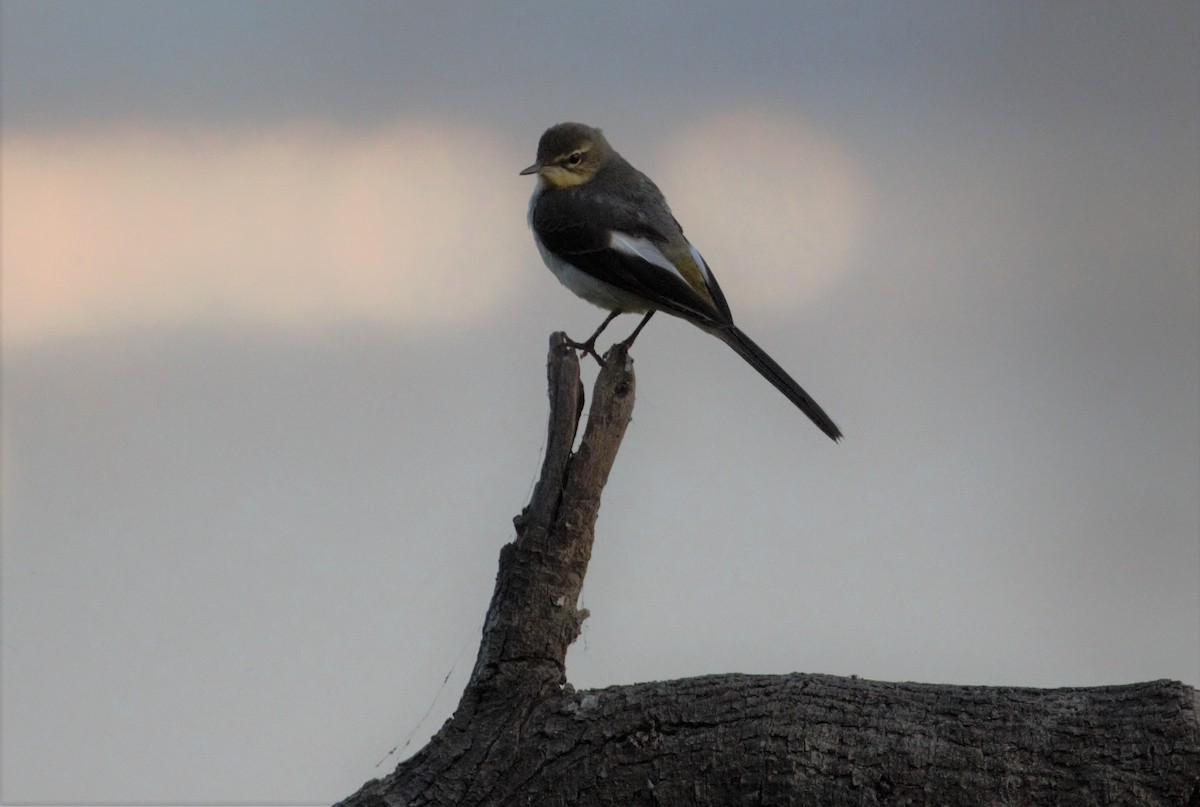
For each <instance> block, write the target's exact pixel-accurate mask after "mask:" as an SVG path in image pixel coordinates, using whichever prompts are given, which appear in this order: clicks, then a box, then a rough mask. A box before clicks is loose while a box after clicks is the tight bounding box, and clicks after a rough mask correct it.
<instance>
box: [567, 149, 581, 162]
mask: <svg viewBox="0 0 1200 807" xmlns="http://www.w3.org/2000/svg"><path fill="white" fill-rule="evenodd" d="M582 159H583V155H582V154H580V153H579V152H578V151H572V152H571V156H570V157H568V158H567V165H579V161H580V160H582Z"/></svg>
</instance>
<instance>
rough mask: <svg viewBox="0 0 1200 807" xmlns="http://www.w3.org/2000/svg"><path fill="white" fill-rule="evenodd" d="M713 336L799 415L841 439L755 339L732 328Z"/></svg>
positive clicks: (840, 434)
mask: <svg viewBox="0 0 1200 807" xmlns="http://www.w3.org/2000/svg"><path fill="white" fill-rule="evenodd" d="M712 333H713V335H714V336H716V337H717V338H718V339H720V340H721V341H722V342H724V343H725V344H727V345H729V346H730V347H731V348H733V349H734V351H736V352H737V354H738V355H739V356H741V357H742V358H743V359H745V360H746V361H748V362H749V363H750V366H751V367H753V368H754V369H755V370H758V372H760V373H762V376H763V378H765V379H767V380H768V381H770V382H771V383H772V384H774V385H775V388H776V389H777V390H779V391H780V392H782V393H783V394H784V395H786V396H787V398H788V400H789V401H791V402H792V403H794V404H795V405H796V406H798V407H799V408H800V411H801V412H803V413H804V414H806V415H808V417H809V418H810V419H811V420H812V422H813V423H815V424H817V428H819V429H820V430H821V431H823V432H825V433H826V434H827V435H829V437H830V438H831V439H832V440H834V441H835V442H836V441H837V440H840V439H841V437H842V432H841V430H840V429H839V428H838V427H837V424H836V423H834V422H833V419H832V418H830V417H829V415H827V414H825V410H824V409H822V408H821V407H820V406H819V405H818V404H817V402H816V401H814V400H813V399H812V397H811V396H809V394H808V393H807V392H805V391H804V388H803V387H801V386H800V385H799V384H797V383H796V381H795V379H793V378H792V377H791V376H790V375H788V374H787V371H786V370H784V369H783V368H782V367H780V366H779V365H778V364H776V362H775V360H774V359H772V358H771V357H770V356H768V355H767V352H766V351H765V350H763V349H762V348H761V347H759V346H758V345H756V344H754V340H752V339H751V338H750V337H749V336H746V334H744V333H742V332H741V331H740V330H738V328H736V327H734V326H730V327H728V328H721V329H714V330H713V331H712Z"/></svg>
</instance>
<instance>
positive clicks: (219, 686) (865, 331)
mask: <svg viewBox="0 0 1200 807" xmlns="http://www.w3.org/2000/svg"><path fill="white" fill-rule="evenodd" d="M0 13H2V15H3V16H2V18H0V21H2V23H3V49H2V60H3V61H2V65H0V67H2V72H3V83H2V92H3V96H2V102H3V108H2V112H3V115H2V118H0V125H2V135H3V165H2V185H0V190H2V193H3V196H2V200H0V201H2V206H0V213H2V220H0V234H2V240H0V247H2V264H3V289H2V290H3V296H2V314H3V319H2V327H3V378H2V381H3V386H2V394H3V400H2V409H0V417H2V426H3V433H2V437H3V444H2V455H0V456H2V460H3V480H2V481H3V522H2V526H3V572H2V574H3V578H2V583H3V589H2V596H3V624H2V627H3V635H2V641H3V649H2V656H3V660H2V662H0V664H2V667H0V674H2V678H0V681H2V684H3V686H2V690H0V695H2V715H0V716H2V728H3V735H2V741H3V742H2V756H0V801H3V802H4V803H6V804H12V803H20V802H29V801H39V802H58V803H61V802H115V803H130V802H157V803H163V802H185V801H186V802H190V803H197V802H200V803H203V802H233V803H250V802H259V803H261V802H272V803H327V802H331V801H334V800H336V799H339V798H342V797H344V796H346V795H348V794H349V793H350V792H352V791H353V790H355V789H356V788H357V787H358V786H359V785H360V784H361V783H362V782H363V781H364V780H366V779H368V778H370V777H373V776H380V775H383V774H384V773H386V772H387V771H388V770H390V769H391V768H392V767H393V766H394V765H395V763H396V762H397V761H398V760H399V759H400V758H401V757H403V756H407V755H408V754H410V753H412V752H413V751H415V750H416V749H417V748H419V747H420V746H421V745H422V744H423V743H424V741H425V740H426V739H427V738H428V736H429V735H430V734H431V733H432V732H434V731H436V729H437V728H438V727H439V726H440V725H441V723H442V721H443V720H445V718H446V717H447V716H448V715H449V713H450V712H451V710H452V709H453V706H454V704H455V703H456V702H457V698H458V695H459V693H460V691H461V688H462V686H463V683H464V682H465V678H466V675H467V672H468V671H469V670H470V667H471V664H472V662H473V659H474V653H475V649H476V644H477V641H478V636H479V630H480V623H481V620H482V617H483V614H484V610H485V608H486V605H487V602H488V599H489V597H490V595H491V590H492V582H493V577H494V574H495V569H496V561H497V556H498V552H499V549H500V547H501V546H502V545H503V544H504V543H505V542H507V541H509V540H510V539H511V538H512V525H511V519H512V516H513V515H515V514H516V513H517V512H519V511H520V509H521V507H522V506H523V504H524V503H525V502H526V500H527V498H528V495H529V493H530V491H531V488H532V485H533V482H534V479H535V476H536V473H537V470H538V468H539V465H540V459H541V450H542V442H543V437H544V428H545V420H546V402H545V392H546V391H545V364H544V362H545V354H546V346H547V339H548V337H549V335H550V333H551V332H552V331H555V330H559V329H562V330H566V331H567V332H568V333H570V334H571V335H573V336H575V337H577V338H582V337H585V336H586V335H587V334H588V333H590V332H591V330H592V329H593V328H594V327H595V326H596V325H597V324H598V323H599V321H600V319H601V318H602V317H603V312H602V311H600V310H599V309H596V308H593V307H591V306H589V305H588V304H586V303H584V302H582V301H580V300H578V299H577V298H575V297H574V296H573V295H571V294H570V293H569V292H568V291H567V290H566V289H564V288H563V287H561V286H560V285H559V284H558V283H557V281H556V280H555V279H554V277H553V276H552V275H551V274H550V273H549V272H548V271H547V270H546V268H545V267H544V266H543V265H542V263H541V260H540V258H539V257H538V254H537V252H536V250H535V248H534V246H533V242H532V239H531V238H530V235H529V232H528V230H527V227H526V223H525V215H526V205H527V200H528V195H529V193H530V191H531V190H532V185H533V183H532V180H531V179H530V178H529V177H520V176H518V175H517V171H518V170H520V169H521V168H523V167H524V166H526V165H528V164H529V163H530V162H532V160H533V156H534V151H535V148H536V143H537V138H538V136H539V135H540V134H541V132H542V131H543V130H544V129H545V128H546V127H547V126H549V125H551V124H553V123H555V122H558V121H562V120H581V121H583V122H586V123H590V124H593V125H599V126H602V127H604V129H605V132H606V133H607V135H608V137H609V139H610V141H611V142H612V143H613V145H614V146H615V147H616V148H617V149H618V150H620V151H621V153H622V154H624V155H625V156H626V157H627V158H628V159H629V160H630V161H631V162H633V163H634V165H636V166H638V167H639V168H641V169H642V170H644V171H645V172H646V173H648V174H649V175H650V176H651V177H653V178H654V179H655V180H656V181H657V182H658V184H659V185H660V187H662V189H663V191H664V192H665V193H666V195H667V198H668V199H669V200H670V202H671V204H672V207H673V209H674V211H675V213H676V215H677V216H678V218H679V220H680V221H681V222H682V224H683V226H684V228H685V231H686V232H687V234H688V236H689V237H690V238H691V239H692V241H693V242H694V243H695V244H696V245H697V246H698V248H699V249H700V250H701V251H702V252H703V253H704V255H705V257H706V258H707V260H708V262H709V263H710V264H711V266H712V267H713V270H714V272H715V273H716V275H717V276H718V278H719V279H720V281H721V284H722V287H723V289H724V291H725V293H726V296H727V297H728V299H729V302H730V305H731V307H732V309H733V312H734V315H735V318H736V319H737V322H738V324H739V325H740V326H741V327H742V328H743V329H744V330H745V331H747V332H748V333H750V334H751V335H752V336H753V337H754V339H755V340H756V341H758V342H759V343H760V344H762V345H763V346H764V347H765V348H766V349H767V350H768V351H770V352H771V354H772V355H773V356H774V357H775V358H776V359H777V360H778V361H779V362H780V363H781V364H782V365H783V366H785V367H787V368H788V369H789V370H790V371H791V372H792V374H793V375H795V376H796V378H797V379H798V380H799V381H800V382H801V383H802V384H803V385H804V386H805V387H806V388H807V389H808V390H809V392H811V393H812V394H813V396H814V397H815V398H816V399H817V400H818V401H819V402H820V403H821V404H822V405H823V406H824V408H825V409H826V410H827V411H828V412H829V413H830V414H831V415H832V416H833V418H834V419H835V420H836V421H837V422H838V424H839V425H840V426H841V427H842V429H843V431H844V432H845V434H846V439H845V441H844V442H843V443H842V444H840V445H835V444H833V443H832V442H830V441H829V440H828V439H826V438H825V437H824V436H823V435H822V434H821V433H820V432H819V431H817V430H816V429H815V428H814V427H813V426H812V424H810V423H809V422H808V421H807V419H806V418H804V417H803V416H802V415H801V414H800V413H799V412H797V411H796V410H795V409H794V408H793V407H792V406H791V405H790V404H789V403H788V402H787V400H786V399H784V398H783V396H781V395H779V393H778V392H776V391H775V390H774V389H773V388H772V387H771V386H770V385H769V384H767V383H766V382H765V381H764V380H763V379H762V378H761V377H759V376H758V375H757V374H756V373H755V372H754V371H753V370H752V369H750V368H749V367H748V366H747V365H746V364H744V363H743V362H742V361H741V360H740V359H738V357H737V356H736V355H734V354H733V353H732V352H731V351H730V350H728V349H727V348H726V347H725V346H723V345H722V344H720V343H719V342H718V341H717V340H715V339H713V338H711V337H710V336H708V335H706V334H704V333H702V332H700V331H699V330H697V329H695V328H692V327H691V326H689V325H687V324H686V323H684V322H682V321H679V320H674V319H671V318H669V317H660V318H656V319H655V320H654V321H653V322H652V323H651V324H650V326H649V327H648V328H647V330H646V331H645V332H644V333H643V334H642V335H641V337H640V338H639V340H638V342H637V346H636V349H635V350H634V358H635V360H636V370H637V376H638V402H637V406H636V408H635V410H634V418H633V423H632V425H631V427H630V429H629V431H628V434H627V436H626V438H625V442H624V445H623V447H622V450H621V454H620V456H619V457H618V459H617V463H616V467H615V469H614V471H613V474H612V477H611V479H610V481H609V484H608V487H607V489H606V491H605V495H604V506H603V509H602V511H601V516H600V520H599V523H598V525H597V536H596V545H595V552H594V557H593V561H592V568H591V570H590V574H589V576H588V580H587V584H586V586H585V589H584V603H583V604H584V605H585V606H586V607H587V608H588V609H589V610H590V611H591V613H592V616H591V618H590V619H589V620H588V622H587V623H586V625H585V629H584V634H583V636H582V637H581V638H580V640H579V641H578V642H577V644H576V646H575V647H574V648H573V649H572V651H571V655H570V658H569V664H568V674H569V677H570V679H571V681H572V683H573V684H574V685H575V686H576V687H579V688H584V687H601V686H607V685H611V684H622V683H630V682H635V681H645V680H654V679H669V678H675V677H681V676H691V675H701V674H707V673H719V672H732V671H741V672H752V673H786V672H791V671H803V672H821V673H832V674H839V675H849V674H855V675H859V676H862V677H868V678H876V679H884V680H916V681H928V682H946V683H960V684H995V685H1022V686H1036V687H1056V686H1087V685H1099V684H1117V683H1125V682H1132V681H1141V680H1150V679H1156V678H1175V679H1182V680H1183V681H1185V682H1187V683H1189V684H1191V685H1193V686H1195V685H1198V684H1200V146H1198V143H1200V84H1198V83H1197V79H1196V77H1197V76H1198V75H1200V5H1198V4H1196V3H1195V2H1179V3H1170V2H1155V3H1150V4H1133V3H1125V2H1104V0H1081V1H1080V2H1074V3H1072V2H1056V3H1043V2H1027V3H1024V2H1010V3H992V2H963V0H953V1H952V2H928V3H921V2H906V3H890V2H879V3H862V4H849V3H830V4H804V7H803V8H801V7H800V4H797V3H794V2H791V1H790V0H789V2H780V3H755V4H732V3H728V4H727V3H683V2H670V3H667V2H664V3H659V4H654V5H653V6H650V5H649V4H642V3H594V4H591V3H589V4H586V5H583V4H581V6H580V7H578V8H571V7H570V6H564V5H563V4H562V3H532V2H524V3H505V4H486V5H485V4H483V3H468V4H457V5H454V6H452V7H451V6H447V5H445V4H425V5H421V6H417V5H416V4H395V3H352V4H313V3H302V2H289V3H267V2H261V3H248V2H242V3H221V2H208V3H184V2H179V3H168V2H156V3H130V2H123V3H82V2H71V3H50V2H36V3H27V2H17V1H16V0H5V2H4V3H3V6H2V12H0ZM634 324H635V319H634V318H633V317H623V318H621V319H619V320H617V321H616V322H615V323H614V324H613V325H612V326H610V331H609V333H610V334H611V335H612V337H613V338H614V339H615V338H621V337H623V336H624V335H625V334H626V333H628V332H629V330H631V329H632V327H633V326H634ZM586 372H587V375H588V378H589V380H590V379H591V378H592V377H594V372H595V371H594V368H590V367H589V368H588V369H587V371H586ZM447 673H450V677H449V681H448V683H447V684H446V685H445V687H444V689H441V690H440V689H439V688H440V687H441V686H442V681H443V679H444V678H445V677H446V676H447ZM431 704H432V705H431ZM427 711H428V712H429V714H428V717H426V718H425V719H424V720H423V721H422V716H423V715H425V714H426V712H427ZM410 737H411V743H410V744H409V745H408V746H407V748H402V749H401V750H399V751H397V752H396V753H395V754H393V755H391V756H389V757H387V759H386V761H385V762H384V763H383V764H382V765H380V766H378V767H377V766H376V764H377V763H378V762H379V760H380V759H381V758H383V757H385V755H387V754H388V752H389V750H390V749H393V748H394V747H395V746H397V745H401V746H403V744H404V742H405V740H406V739H408V738H410Z"/></svg>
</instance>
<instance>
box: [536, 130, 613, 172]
mask: <svg viewBox="0 0 1200 807" xmlns="http://www.w3.org/2000/svg"><path fill="white" fill-rule="evenodd" d="M612 153H613V150H612V146H610V145H608V141H607V140H605V139H604V134H603V133H602V132H601V131H600V130H599V129H595V128H593V127H591V126H585V125H583V124H582V123H558V124H555V125H554V126H551V127H550V128H549V129H547V130H546V131H545V133H544V134H543V135H542V139H541V140H539V141H538V149H537V162H535V163H534V164H533V165H531V166H529V167H528V168H526V169H525V170H524V171H522V172H521V173H522V174H537V175H538V177H539V178H540V179H541V180H542V182H544V183H545V184H546V185H547V186H548V187H551V188H573V187H576V186H578V185H582V184H583V183H585V182H588V181H590V180H591V179H592V178H593V177H595V176H596V172H597V171H599V170H600V168H601V166H603V165H604V163H605V161H606V160H607V159H608V157H609V156H610V155H611V154H612Z"/></svg>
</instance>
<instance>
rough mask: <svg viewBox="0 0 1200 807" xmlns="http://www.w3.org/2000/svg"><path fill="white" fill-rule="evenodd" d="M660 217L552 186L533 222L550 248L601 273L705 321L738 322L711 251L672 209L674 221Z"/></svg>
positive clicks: (609, 197)
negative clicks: (702, 248) (709, 258)
mask: <svg viewBox="0 0 1200 807" xmlns="http://www.w3.org/2000/svg"><path fill="white" fill-rule="evenodd" d="M662 209H663V210H666V206H665V203H664V205H663V208H662ZM659 218H660V220H659V221H653V220H652V219H651V217H650V216H648V215H647V214H646V213H645V212H644V210H642V209H640V208H638V207H637V206H635V205H633V204H631V203H629V202H628V201H626V200H625V199H623V198H621V197H618V196H613V195H600V194H582V193H578V192H565V193H559V192H547V193H543V194H542V196H541V198H539V199H538V202H537V204H536V205H535V206H534V210H533V216H532V223H533V227H534V230H535V231H536V232H537V235H538V237H539V238H540V239H541V240H542V244H543V245H544V246H545V247H546V248H547V249H548V250H550V251H551V252H553V253H554V254H556V255H558V256H559V257H560V258H562V259H564V260H566V261H567V262H568V263H570V264H571V265H572V266H575V267H576V268H578V269H579V270H581V271H583V272H586V273H587V274H589V275H591V276H592V277H594V278H596V279H597V280H601V281H603V282H605V283H608V284H609V285H612V286H615V287H617V288H619V289H621V290H622V291H626V292H629V293H631V294H634V295H637V296H638V297H641V298H642V299H644V300H646V301H647V302H649V303H651V304H652V305H653V307H654V308H659V309H663V310H666V311H669V312H671V313H674V314H678V315H680V316H683V317H685V318H687V319H691V320H694V321H696V322H697V323H698V324H703V325H706V326H710V327H725V326H727V325H729V324H731V323H732V319H731V317H730V314H729V306H728V305H727V304H726V302H725V296H724V295H723V294H722V293H721V288H720V286H718V285H717V282H716V278H714V277H713V275H712V272H710V271H709V269H708V264H706V263H705V262H704V258H703V257H701V255H700V253H699V251H697V250H696V248H695V247H693V246H692V245H691V244H689V243H688V241H687V239H686V238H684V237H683V232H682V230H680V229H679V225H678V224H677V223H676V222H675V220H674V219H673V218H670V215H669V212H668V213H667V216H666V218H667V220H668V221H669V224H666V223H664V222H663V221H662V220H661V218H662V217H661V216H660V217H659ZM601 222H603V223H601Z"/></svg>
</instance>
